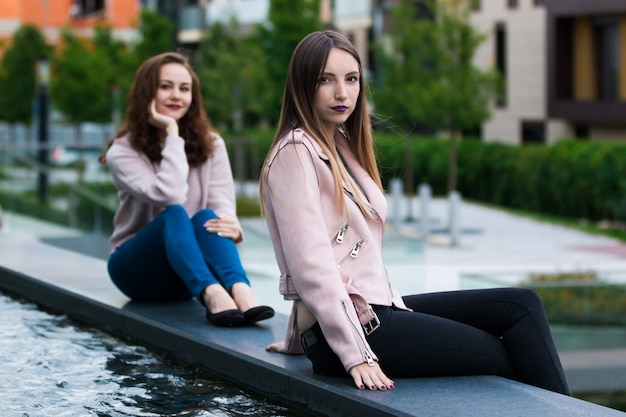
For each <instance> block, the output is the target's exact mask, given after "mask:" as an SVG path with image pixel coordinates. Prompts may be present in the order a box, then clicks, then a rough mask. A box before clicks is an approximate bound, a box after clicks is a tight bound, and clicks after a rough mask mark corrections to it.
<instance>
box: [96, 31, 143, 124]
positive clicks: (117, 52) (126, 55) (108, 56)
mask: <svg viewBox="0 0 626 417" xmlns="http://www.w3.org/2000/svg"><path fill="white" fill-rule="evenodd" d="M93 53H94V54H97V55H99V56H100V57H101V58H102V59H104V60H106V61H108V62H109V65H108V69H110V71H107V72H106V74H102V76H106V77H107V85H108V86H109V91H110V95H111V106H112V108H111V111H112V114H113V122H114V123H116V124H118V123H119V122H120V120H119V119H120V118H121V114H123V112H124V109H125V107H126V106H125V100H124V97H126V96H127V94H128V91H129V90H130V85H131V84H132V81H133V77H134V75H135V71H136V65H137V62H136V59H135V56H134V55H133V54H131V53H130V50H129V48H128V47H127V46H126V45H125V44H124V42H122V41H120V40H118V39H114V38H113V34H112V31H111V28H110V27H109V26H97V27H96V28H95V29H94V36H93Z"/></svg>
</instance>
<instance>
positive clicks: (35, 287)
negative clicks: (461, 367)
mask: <svg viewBox="0 0 626 417" xmlns="http://www.w3.org/2000/svg"><path fill="white" fill-rule="evenodd" d="M0 290H2V291H7V292H9V293H13V294H18V295H21V296H23V297H25V298H27V299H29V300H32V301H34V302H36V303H38V304H40V305H42V306H44V307H46V308H49V309H52V310H55V311H57V312H60V313H64V314H67V315H68V316H70V317H73V318H75V319H78V320H81V321H84V322H86V323H88V324H91V325H95V326H97V327H99V328H102V329H104V330H107V331H109V332H112V333H114V334H116V335H119V336H123V337H127V338H132V339H133V340H135V341H138V342H141V343H145V344H147V345H149V346H152V347H154V348H156V349H158V350H160V351H164V352H166V353H168V354H170V355H173V356H174V357H176V358H177V359H178V360H181V361H184V362H187V363H190V364H193V365H196V366H199V367H202V368H204V369H206V370H208V371H210V372H213V373H215V374H216V375H219V376H221V377H223V378H225V379H227V380H230V381H232V382H234V383H236V384H238V385H240V386H242V387H245V388H246V389H249V390H252V391H255V392H257V393H259V394H262V395H266V396H268V397H270V398H273V399H275V400H277V401H280V402H282V403H286V404H289V405H292V406H294V407H297V408H301V409H305V410H308V411H310V412H313V413H315V414H316V415H328V416H360V417H367V416H376V417H380V416H429V417H433V416H461V415H462V416H480V417H486V416H498V417H507V416H533V417H534V416H539V415H541V416H555V417H560V416H562V417H576V416H581V417H582V416H585V417H590V416H607V417H610V416H625V415H626V413H623V412H620V411H617V410H613V409H610V408H606V407H602V406H599V405H596V404H592V403H588V402H585V401H581V400H578V399H575V398H571V397H567V396H563V395H559V394H555V393H552V392H549V391H546V390H542V389H539V388H535V387H531V386H528V385H525V384H521V383H518V382H515V381H510V380H507V379H503V378H499V377H494V376H476V377H453V378H411V379H399V380H397V381H396V385H397V388H396V389H395V390H394V391H391V392H380V391H374V392H370V391H359V390H357V389H355V388H354V387H353V385H352V382H351V380H349V379H348V378H345V379H341V378H327V377H320V376H316V375H314V374H313V372H312V370H311V366H310V364H309V362H308V360H307V359H306V358H305V357H303V356H286V355H280V354H274V353H268V352H265V350H264V346H266V345H267V344H268V343H270V342H272V341H274V340H276V339H280V338H281V337H282V336H283V333H284V326H285V324H286V321H287V317H286V316H285V315H283V314H278V315H277V316H276V317H274V318H273V319H271V320H268V321H266V322H263V324H262V325H258V326H254V327H246V328H236V329H222V328H217V327H213V326H211V325H210V324H208V323H207V322H206V320H205V319H204V310H203V308H202V307H201V306H200V305H199V303H197V302H195V301H189V302H183V303H169V304H142V303H136V302H130V301H128V299H126V298H125V297H124V296H123V295H122V294H121V293H119V292H118V291H117V289H116V288H115V287H114V286H113V285H112V284H111V283H110V281H109V279H108V276H107V273H106V267H105V262H104V261H102V260H100V259H97V258H93V257H90V256H85V255H80V254H77V253H75V252H70V251H67V250H63V249H59V248H56V247H53V246H50V245H46V244H43V243H41V242H39V241H37V240H32V239H20V238H16V237H13V236H4V235H0Z"/></svg>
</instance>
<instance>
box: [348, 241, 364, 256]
mask: <svg viewBox="0 0 626 417" xmlns="http://www.w3.org/2000/svg"><path fill="white" fill-rule="evenodd" d="M361 246H363V241H360V242H357V243H356V245H354V248H352V252H350V256H352V257H353V258H356V257H357V256H358V254H359V251H360V250H361Z"/></svg>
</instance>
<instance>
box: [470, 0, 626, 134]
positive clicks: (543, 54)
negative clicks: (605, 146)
mask: <svg viewBox="0 0 626 417" xmlns="http://www.w3.org/2000/svg"><path fill="white" fill-rule="evenodd" d="M471 21H472V24H473V25H474V26H475V27H476V28H477V29H479V30H480V31H481V32H484V33H487V34H488V38H487V41H486V42H485V43H483V44H482V45H481V47H480V48H479V50H478V53H477V55H476V63H477V65H478V66H481V67H485V68H486V67H489V66H496V67H497V68H498V69H499V70H500V72H501V73H502V75H503V77H504V79H505V83H506V89H505V91H504V93H503V94H502V96H500V97H498V99H497V100H496V103H495V104H494V107H493V113H492V116H493V117H492V118H491V120H489V121H488V122H487V123H485V124H484V125H483V126H482V129H481V131H482V133H481V134H482V138H483V139H484V140H486V141H500V142H507V143H512V144H523V143H533V142H539V143H552V142H554V141H556V140H559V139H561V138H564V137H578V138H584V139H594V140H612V139H621V140H623V139H626V117H624V116H626V2H624V1H622V0H594V1H588V0H568V1H563V0H482V1H480V2H478V5H477V6H476V10H474V11H473V12H472V16H471Z"/></svg>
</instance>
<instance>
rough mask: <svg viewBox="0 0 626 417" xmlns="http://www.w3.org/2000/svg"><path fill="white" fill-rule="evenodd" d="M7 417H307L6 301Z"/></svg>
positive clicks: (2, 300)
mask: <svg viewBox="0 0 626 417" xmlns="http://www.w3.org/2000/svg"><path fill="white" fill-rule="evenodd" d="M0 311H2V316H1V317H2V318H0V335H2V336H1V337H0V364H1V365H0V392H2V396H1V397H0V409H1V410H2V412H1V414H2V416H5V417H13V416H16V417H18V416H19V417H35V416H37V417H42V416H55V417H56V416H85V415H92V416H113V417H116V416H285V417H291V416H296V415H302V413H295V412H292V411H289V410H288V409H286V408H284V407H282V406H279V405H275V404H271V403H268V402H266V401H265V400H263V399H262V398H258V397H254V396H252V395H250V394H247V393H245V392H243V391H241V390H240V389H239V388H237V387H236V386H233V385H231V384H229V383H226V382H224V381H222V380H219V379H216V378H213V377H212V376H211V375H209V374H207V373H205V372H203V371H200V370H197V369H190V368H188V367H185V366H182V365H179V364H176V363H172V362H170V361H168V360H167V359H166V358H164V357H161V356H159V355H156V354H155V353H153V352H151V351H149V350H148V349H146V348H145V347H143V346H139V345H132V344H130V343H128V342H126V341H122V340H120V339H117V338H114V337H112V336H110V335H108V334H106V333H104V332H101V331H99V330H94V329H87V330H86V329H84V328H81V327H79V326H77V325H76V324H75V323H74V322H72V321H71V320H69V319H68V318H67V317H65V316H55V315H51V314H48V313H46V312H43V311H41V310H38V308H37V306H35V305H34V304H30V303H25V302H18V301H16V300H14V299H12V298H9V297H8V296H5V295H2V294H0Z"/></svg>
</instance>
